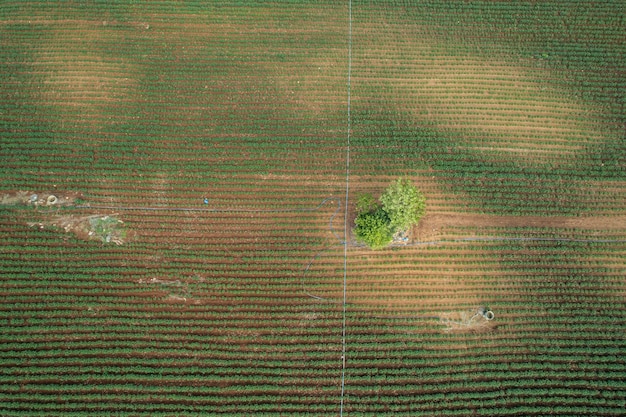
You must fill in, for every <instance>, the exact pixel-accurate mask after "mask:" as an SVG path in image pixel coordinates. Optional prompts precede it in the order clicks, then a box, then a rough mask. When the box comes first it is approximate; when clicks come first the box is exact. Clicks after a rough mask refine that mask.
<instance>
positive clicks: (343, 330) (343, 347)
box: [339, 0, 352, 417]
mask: <svg viewBox="0 0 626 417" xmlns="http://www.w3.org/2000/svg"><path fill="white" fill-rule="evenodd" d="M351 81H352V0H348V83H347V86H346V87H347V90H348V91H347V93H348V97H347V107H348V108H347V110H348V120H347V125H348V126H347V128H348V129H347V130H348V131H347V140H346V142H347V143H346V196H345V199H344V225H343V227H344V229H343V302H342V304H343V307H342V323H341V398H340V403H339V416H340V417H343V408H344V397H345V391H346V298H347V297H346V287H347V277H348V201H349V200H348V194H349V193H350V133H351V130H352V113H351V109H350V104H351V103H350V102H351V97H350V94H351Z"/></svg>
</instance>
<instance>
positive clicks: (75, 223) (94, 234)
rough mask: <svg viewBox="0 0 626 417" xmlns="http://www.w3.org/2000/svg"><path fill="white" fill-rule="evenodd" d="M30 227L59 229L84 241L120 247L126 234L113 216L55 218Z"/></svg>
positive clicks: (120, 223) (121, 222)
mask: <svg viewBox="0 0 626 417" xmlns="http://www.w3.org/2000/svg"><path fill="white" fill-rule="evenodd" d="M29 225H30V226H39V227H40V228H44V227H46V226H54V227H59V228H62V229H63V230H65V232H66V233H73V234H75V235H76V236H77V237H79V238H81V239H84V240H99V241H101V242H103V243H115V244H116V245H122V244H124V242H125V241H126V239H127V236H128V232H127V230H126V227H125V225H124V222H123V221H122V220H120V219H118V218H116V217H114V216H109V215H105V216H103V215H99V214H98V215H92V216H82V217H78V216H71V215H67V216H57V217H54V218H52V219H50V220H47V221H43V222H38V223H31V224H29Z"/></svg>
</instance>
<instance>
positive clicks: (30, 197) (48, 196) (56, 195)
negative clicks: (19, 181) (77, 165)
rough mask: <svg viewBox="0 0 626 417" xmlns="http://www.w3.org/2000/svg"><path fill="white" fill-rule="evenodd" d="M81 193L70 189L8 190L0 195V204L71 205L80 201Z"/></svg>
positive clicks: (33, 205)
mask: <svg viewBox="0 0 626 417" xmlns="http://www.w3.org/2000/svg"><path fill="white" fill-rule="evenodd" d="M81 197H82V194H81V193H77V192H72V191H61V190H55V191H8V192H4V193H2V194H1V195H0V205H3V206H32V207H53V206H54V207H57V206H72V205H75V204H76V203H77V201H80V198H81Z"/></svg>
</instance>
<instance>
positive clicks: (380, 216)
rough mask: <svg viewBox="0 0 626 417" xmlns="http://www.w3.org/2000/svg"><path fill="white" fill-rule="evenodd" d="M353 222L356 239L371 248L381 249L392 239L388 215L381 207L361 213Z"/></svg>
mask: <svg viewBox="0 0 626 417" xmlns="http://www.w3.org/2000/svg"><path fill="white" fill-rule="evenodd" d="M354 222H355V224H356V227H355V228H354V234H355V235H356V237H357V239H358V240H359V241H360V242H363V243H365V244H366V245H367V246H369V247H370V248H372V249H382V248H384V247H385V246H387V245H389V244H390V243H391V241H392V240H393V232H392V230H391V228H390V227H389V216H387V213H385V212H384V211H383V210H382V209H381V208H378V209H376V210H374V211H368V212H365V213H361V214H360V215H359V216H357V218H356V220H355V221H354Z"/></svg>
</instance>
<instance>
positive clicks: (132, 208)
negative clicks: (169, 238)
mask: <svg viewBox="0 0 626 417" xmlns="http://www.w3.org/2000/svg"><path fill="white" fill-rule="evenodd" d="M328 201H335V202H336V203H337V204H338V208H337V211H339V208H340V207H341V200H340V199H339V197H327V198H325V199H323V200H322V201H321V202H320V203H319V204H318V205H317V206H315V207H296V208H290V209H241V208H223V209H219V208H199V207H149V206H107V205H102V206H101V205H91V204H86V205H82V206H73V207H70V208H76V209H100V210H130V211H189V212H201V213H308V212H313V211H316V210H319V209H320V208H321V207H322V206H323V205H324V204H326V203H327V202H328ZM335 213H336V212H335ZM333 217H334V215H333ZM331 221H332V218H331ZM333 234H335V233H334V231H333ZM335 236H336V235H335Z"/></svg>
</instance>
